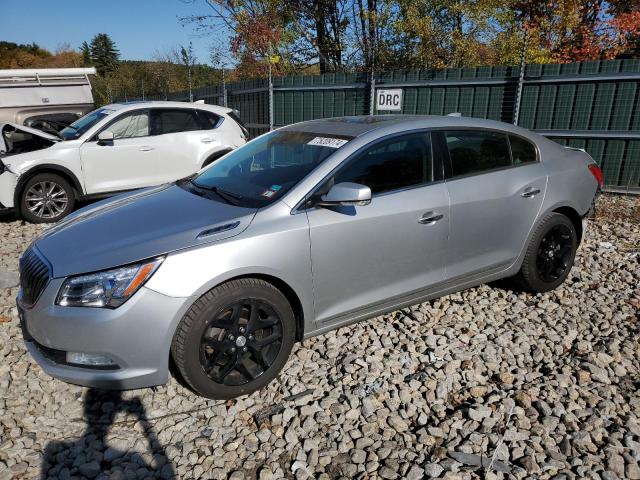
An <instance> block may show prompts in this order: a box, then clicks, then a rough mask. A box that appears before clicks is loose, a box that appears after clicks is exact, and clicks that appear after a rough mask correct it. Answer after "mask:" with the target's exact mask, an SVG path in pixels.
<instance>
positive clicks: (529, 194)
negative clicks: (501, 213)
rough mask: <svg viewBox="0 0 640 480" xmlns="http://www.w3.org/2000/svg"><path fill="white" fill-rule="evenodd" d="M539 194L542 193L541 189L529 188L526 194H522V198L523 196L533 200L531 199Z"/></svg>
mask: <svg viewBox="0 0 640 480" xmlns="http://www.w3.org/2000/svg"><path fill="white" fill-rule="evenodd" d="M539 193H540V189H539V188H533V187H529V188H527V189H526V190H525V191H524V192H522V193H521V194H520V196H522V197H524V198H531V197H535V196H536V195H538V194H539Z"/></svg>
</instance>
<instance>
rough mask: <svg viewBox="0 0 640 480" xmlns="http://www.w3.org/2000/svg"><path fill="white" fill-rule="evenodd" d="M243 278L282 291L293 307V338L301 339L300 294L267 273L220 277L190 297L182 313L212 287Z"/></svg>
mask: <svg viewBox="0 0 640 480" xmlns="http://www.w3.org/2000/svg"><path fill="white" fill-rule="evenodd" d="M243 278H255V279H257V280H263V281H265V282H267V283H269V284H270V285H273V286H274V287H275V288H276V289H277V290H278V291H279V292H280V293H282V294H283V295H284V296H285V298H286V299H287V301H288V302H289V304H290V305H291V308H292V309H293V315H294V317H295V321H296V335H295V339H296V341H302V339H303V338H304V322H305V314H304V307H303V305H302V301H301V300H300V296H299V295H298V293H296V291H295V290H294V289H293V287H291V285H289V283H287V282H286V281H285V280H282V279H281V278H279V277H277V276H275V275H271V274H268V273H253V272H249V273H244V272H243V273H238V274H237V275H232V276H230V277H228V278H224V279H221V281H218V282H217V283H215V284H212V285H208V286H207V288H206V290H200V291H199V293H198V294H196V295H195V296H193V297H192V299H193V300H192V301H191V302H190V304H189V306H188V308H186V309H185V311H184V312H183V315H184V313H186V312H187V311H188V310H189V308H191V305H193V304H194V303H196V302H197V301H198V299H200V298H201V297H202V296H203V295H205V294H206V293H207V292H209V291H211V290H213V289H214V288H217V287H219V286H220V285H224V284H225V283H229V282H232V281H234V280H240V279H243ZM180 318H182V316H180ZM178 323H179V319H177V321H176V322H175V324H174V325H173V326H172V327H171V337H172V338H173V335H174V333H175V329H176V328H177V325H178Z"/></svg>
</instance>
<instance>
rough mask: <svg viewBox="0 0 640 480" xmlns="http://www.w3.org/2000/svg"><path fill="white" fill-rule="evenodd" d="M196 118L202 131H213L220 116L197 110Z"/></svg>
mask: <svg viewBox="0 0 640 480" xmlns="http://www.w3.org/2000/svg"><path fill="white" fill-rule="evenodd" d="M198 118H199V119H200V123H201V124H202V129H203V130H213V129H214V128H216V127H217V126H218V123H219V122H220V116H219V115H216V114H215V113H213V112H209V111H207V110H198Z"/></svg>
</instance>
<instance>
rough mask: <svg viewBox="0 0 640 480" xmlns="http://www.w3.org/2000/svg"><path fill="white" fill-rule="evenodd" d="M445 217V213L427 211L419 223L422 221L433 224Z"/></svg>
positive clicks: (425, 223)
mask: <svg viewBox="0 0 640 480" xmlns="http://www.w3.org/2000/svg"><path fill="white" fill-rule="evenodd" d="M443 218H444V215H443V214H441V213H437V212H427V213H425V214H423V215H422V216H421V217H420V218H419V219H418V223H421V224H423V225H433V224H434V223H436V222H437V221H438V220H442V219H443Z"/></svg>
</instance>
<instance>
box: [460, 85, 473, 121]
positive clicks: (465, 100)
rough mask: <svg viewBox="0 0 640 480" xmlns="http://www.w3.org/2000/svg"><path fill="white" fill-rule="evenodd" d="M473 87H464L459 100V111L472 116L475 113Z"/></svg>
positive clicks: (466, 115)
mask: <svg viewBox="0 0 640 480" xmlns="http://www.w3.org/2000/svg"><path fill="white" fill-rule="evenodd" d="M474 90H475V89H474V88H473V87H464V88H461V89H460V97H459V102H458V109H457V110H456V111H457V112H460V113H461V114H462V115H463V116H465V117H471V116H472V115H473V97H474V93H475V92H474Z"/></svg>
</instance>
